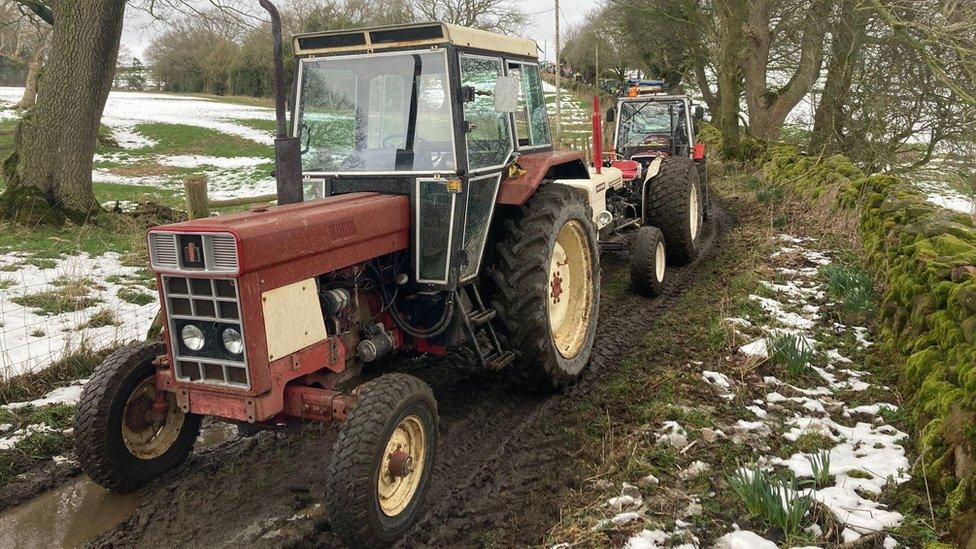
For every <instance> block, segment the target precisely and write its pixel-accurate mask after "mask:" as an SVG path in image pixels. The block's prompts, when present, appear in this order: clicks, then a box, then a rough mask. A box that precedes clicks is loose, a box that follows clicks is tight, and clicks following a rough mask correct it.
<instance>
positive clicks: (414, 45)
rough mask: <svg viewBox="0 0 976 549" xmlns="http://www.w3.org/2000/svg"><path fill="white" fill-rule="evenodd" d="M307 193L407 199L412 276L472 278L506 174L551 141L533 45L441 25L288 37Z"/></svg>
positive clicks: (443, 284)
mask: <svg viewBox="0 0 976 549" xmlns="http://www.w3.org/2000/svg"><path fill="white" fill-rule="evenodd" d="M294 50H295V52H296V55H297V57H298V82H297V87H296V90H297V97H296V100H295V105H296V109H295V113H294V116H293V135H295V136H296V137H298V138H299V139H300V140H301V144H302V152H301V165H302V173H303V176H304V182H305V185H304V187H305V188H304V194H305V198H306V199H316V198H323V197H328V196H332V195H337V194H344V193H351V192H361V191H374V192H380V193H383V194H394V195H403V196H409V197H410V200H411V210H412V215H413V217H414V235H413V237H414V242H413V246H412V248H413V249H412V254H411V255H412V257H411V260H412V262H413V271H414V277H413V278H414V280H416V281H417V282H418V283H420V284H425V285H428V286H429V287H430V288H431V289H434V290H452V289H454V288H456V287H458V285H460V284H462V283H464V282H465V281H467V280H470V279H472V278H474V277H475V276H476V275H477V274H478V272H479V270H480V260H481V257H482V255H483V250H484V247H485V239H486V237H487V234H488V227H489V221H490V219H491V217H492V213H493V209H494V204H495V203H496V198H497V197H498V194H499V190H500V188H501V187H502V186H503V176H505V175H506V174H507V172H508V168H509V166H511V165H512V164H513V163H514V162H515V160H516V158H517V157H518V156H519V155H520V154H526V153H529V152H540V151H548V150H551V148H552V144H551V143H552V141H551V137H550V133H549V122H548V117H547V114H546V105H545V98H544V95H543V90H542V80H541V77H540V74H539V67H538V65H537V63H536V53H537V50H536V45H535V43H534V42H533V41H531V40H527V39H524V38H517V37H509V36H503V35H499V34H494V33H489V32H485V31H480V30H476V29H470V28H465V27H459V26H455V25H451V24H445V23H424V24H417V25H406V26H402V25H401V26H397V27H385V28H382V27H381V28H374V29H361V30H354V31H348V30H346V31H335V32H317V33H312V34H305V35H299V36H296V37H295V38H294Z"/></svg>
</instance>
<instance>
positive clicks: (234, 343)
mask: <svg viewBox="0 0 976 549" xmlns="http://www.w3.org/2000/svg"><path fill="white" fill-rule="evenodd" d="M220 339H222V340H223V342H224V349H227V352H228V353H230V354H232V355H239V354H241V351H243V350H244V339H243V338H242V337H241V333H240V332H238V331H237V330H235V329H234V328H227V329H226V330H224V331H223V333H221V334H220Z"/></svg>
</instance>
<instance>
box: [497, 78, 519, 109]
mask: <svg viewBox="0 0 976 549" xmlns="http://www.w3.org/2000/svg"><path fill="white" fill-rule="evenodd" d="M520 87H521V82H520V81H519V79H518V78H516V77H514V76H499V77H498V80H496V81H495V89H494V91H492V96H493V97H494V99H495V112H507V113H512V112H516V111H518V96H519V88H520Z"/></svg>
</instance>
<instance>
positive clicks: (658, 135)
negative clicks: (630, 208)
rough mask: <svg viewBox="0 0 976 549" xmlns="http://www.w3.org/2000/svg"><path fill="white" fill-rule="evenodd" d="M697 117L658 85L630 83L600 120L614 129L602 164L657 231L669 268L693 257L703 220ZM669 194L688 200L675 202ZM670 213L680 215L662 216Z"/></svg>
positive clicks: (703, 163) (704, 172)
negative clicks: (684, 195)
mask: <svg viewBox="0 0 976 549" xmlns="http://www.w3.org/2000/svg"><path fill="white" fill-rule="evenodd" d="M703 116H704V109H702V107H700V106H697V107H696V106H695V105H694V103H693V102H692V100H691V98H690V97H688V96H687V95H680V94H670V93H667V90H666V89H665V84H664V82H662V81H659V80H637V81H633V82H632V83H631V85H629V86H627V87H625V88H624V93H623V94H622V95H621V97H620V98H619V99H618V101H617V107H616V109H610V110H609V111H607V116H606V118H607V121H608V122H610V123H614V122H615V125H614V139H613V150H612V151H611V152H609V153H607V155H606V158H605V162H604V163H605V164H606V165H607V166H613V167H616V168H618V169H620V170H621V172H622V173H623V178H624V180H625V181H627V185H626V192H630V193H632V195H633V197H632V198H631V201H638V202H640V203H642V204H644V210H643V212H642V213H643V216H644V218H645V220H646V221H647V222H649V223H651V224H656V225H657V226H658V227H659V228H660V229H661V231H662V233H663V235H664V240H665V241H666V242H668V244H669V247H668V252H669V254H668V255H669V257H668V259H669V260H670V261H672V262H675V263H685V262H688V261H690V260H693V259H695V258H696V257H697V256H698V236H699V233H700V232H701V223H702V222H703V221H704V220H705V219H707V216H708V167H707V159H706V158H705V144H704V143H696V140H695V136H696V133H697V132H696V129H697V126H698V124H699V122H700V121H701V120H702V118H703ZM675 192H682V193H687V194H689V195H690V197H689V199H688V200H685V201H682V200H675V199H674V198H673V197H672V196H670V195H671V194H672V193H675ZM699 205H701V206H702V207H701V208H698V206H699ZM673 208H679V209H681V210H682V211H681V212H679V214H680V215H678V214H675V213H674V212H669V211H667V210H670V209H673ZM679 218H683V219H682V221H681V222H678V223H673V222H671V220H677V219H679Z"/></svg>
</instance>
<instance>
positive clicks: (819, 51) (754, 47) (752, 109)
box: [743, 0, 831, 141]
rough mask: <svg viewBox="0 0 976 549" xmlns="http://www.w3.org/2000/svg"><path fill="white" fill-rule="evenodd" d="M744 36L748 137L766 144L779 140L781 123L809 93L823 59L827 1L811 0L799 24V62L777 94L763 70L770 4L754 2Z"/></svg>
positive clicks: (767, 55)
mask: <svg viewBox="0 0 976 549" xmlns="http://www.w3.org/2000/svg"><path fill="white" fill-rule="evenodd" d="M752 4H753V6H752V9H751V10H750V15H749V22H748V25H747V32H746V33H745V35H746V37H747V38H748V42H749V47H748V48H746V55H745V58H744V59H743V70H744V72H745V88H746V105H747V106H748V109H749V128H750V130H751V133H752V135H754V136H755V137H757V138H759V139H763V140H766V141H775V140H776V139H779V134H780V132H781V131H782V130H783V123H784V122H786V117H787V116H789V114H790V113H791V112H792V111H793V109H794V108H795V107H796V106H797V104H799V103H800V101H802V100H803V98H804V97H805V96H806V95H807V94H808V93H810V90H811V89H813V85H814V84H816V82H817V78H818V77H819V76H820V69H821V68H822V67H823V58H824V34H825V32H826V29H825V28H824V27H825V25H824V23H825V21H826V19H827V16H828V15H829V14H830V11H831V10H830V6H831V2H830V0H814V2H813V3H812V4H811V5H810V7H809V9H807V11H806V14H805V15H804V17H803V21H802V32H803V34H802V38H801V41H800V59H799V61H798V63H797V68H796V71H795V72H794V73H793V75H792V76H791V77H790V80H789V82H787V83H786V85H785V86H783V87H782V88H780V89H778V90H770V89H769V88H768V85H767V67H768V65H769V62H770V48H771V46H772V41H773V38H774V36H773V32H774V31H773V30H772V29H771V24H772V23H773V21H772V15H773V6H774V2H772V1H771V0H754V1H753V2H752Z"/></svg>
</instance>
